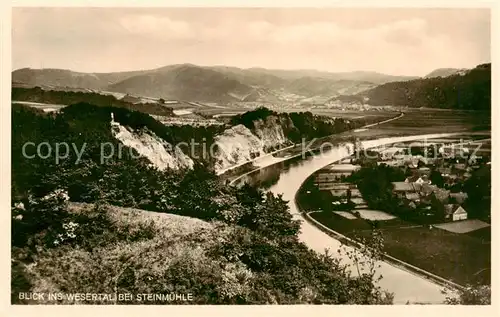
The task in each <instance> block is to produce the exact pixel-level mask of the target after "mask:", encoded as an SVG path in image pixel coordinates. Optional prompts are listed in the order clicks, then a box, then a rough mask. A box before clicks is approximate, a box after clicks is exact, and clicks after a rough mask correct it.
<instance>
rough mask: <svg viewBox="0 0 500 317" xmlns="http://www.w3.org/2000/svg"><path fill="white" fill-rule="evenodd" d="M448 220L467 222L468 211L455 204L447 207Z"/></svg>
mask: <svg viewBox="0 0 500 317" xmlns="http://www.w3.org/2000/svg"><path fill="white" fill-rule="evenodd" d="M444 207H445V212H446V219H449V220H452V221H458V220H465V219H467V211H465V209H464V208H463V207H462V206H460V205H454V204H448V205H445V206H444Z"/></svg>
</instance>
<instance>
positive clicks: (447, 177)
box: [314, 139, 491, 231]
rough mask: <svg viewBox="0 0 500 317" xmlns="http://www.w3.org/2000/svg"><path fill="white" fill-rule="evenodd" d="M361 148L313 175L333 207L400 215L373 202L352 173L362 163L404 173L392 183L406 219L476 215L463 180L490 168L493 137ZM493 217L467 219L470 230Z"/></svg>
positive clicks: (346, 213)
mask: <svg viewBox="0 0 500 317" xmlns="http://www.w3.org/2000/svg"><path fill="white" fill-rule="evenodd" d="M478 145H480V146H479V147H478ZM361 152H362V154H361V155H360V154H353V155H351V156H350V157H348V158H345V159H344V160H342V161H340V162H336V163H334V164H331V165H329V166H326V167H325V168H323V169H321V170H320V171H318V172H317V173H316V174H315V176H314V186H315V187H316V188H317V190H319V191H320V192H323V193H324V194H323V195H321V196H322V199H325V197H330V198H329V199H330V201H331V205H332V206H331V209H332V211H333V212H335V213H337V214H338V215H341V216H343V217H345V218H347V219H356V217H359V216H361V218H363V219H368V220H377V221H380V220H388V219H393V218H394V217H395V216H396V213H395V212H392V213H391V212H387V210H374V208H369V207H370V206H369V205H370V204H369V203H368V202H367V201H366V200H365V198H363V194H362V192H361V191H360V189H359V188H358V185H357V184H356V181H355V180H353V175H354V174H355V173H356V172H357V171H359V170H360V169H361V168H362V167H364V166H369V165H370V164H371V165H374V164H376V165H377V166H389V167H391V168H394V169H397V170H399V171H400V173H401V174H402V175H404V177H401V179H400V180H398V181H391V182H390V188H389V189H390V191H391V193H392V196H393V197H391V198H394V199H393V200H392V201H391V202H394V204H396V206H393V207H394V208H398V209H399V210H402V209H403V210H405V211H406V214H407V215H408V216H407V217H406V218H407V219H409V220H411V221H413V222H416V223H420V224H436V225H437V226H440V225H441V224H440V223H447V222H457V221H463V220H467V219H469V218H477V217H471V216H470V215H469V213H468V211H467V209H466V201H467V198H468V193H467V191H466V190H465V188H464V184H465V183H466V182H467V180H468V179H470V178H471V177H472V175H473V173H474V172H475V171H478V170H479V169H481V168H485V167H488V168H489V166H490V164H491V163H490V154H491V141H490V139H479V140H474V139H467V140H463V139H439V140H432V142H413V143H411V144H398V145H392V146H391V147H384V148H374V149H370V150H366V151H365V150H363V151H360V149H358V153H361ZM381 186H382V185H381ZM325 193H326V195H325ZM327 199H328V198H327ZM371 205H373V204H371ZM371 207H373V206H371ZM401 214H402V213H401V212H400V214H399V215H401ZM488 217H489V216H488ZM488 217H486V218H485V219H481V220H478V219H475V220H471V221H468V223H470V224H469V225H468V226H470V229H471V230H475V229H478V228H482V227H486V226H489V224H488V223H487V222H489V218H488ZM483 218H484V217H483ZM444 227H445V228H447V229H448V228H449V229H450V230H451V231H453V230H454V229H453V227H460V229H457V230H460V231H463V230H465V229H463V228H462V227H464V224H460V225H455V226H452V225H444Z"/></svg>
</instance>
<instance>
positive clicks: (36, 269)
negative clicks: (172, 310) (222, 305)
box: [27, 203, 214, 303]
mask: <svg viewBox="0 0 500 317" xmlns="http://www.w3.org/2000/svg"><path fill="white" fill-rule="evenodd" d="M92 207H93V206H92V205H91V204H75V203H73V204H72V205H71V206H70V211H71V212H73V213H81V212H84V213H87V214H89V213H92ZM107 213H108V215H109V216H110V218H111V219H112V221H113V222H114V223H115V225H116V226H117V227H118V228H123V229H124V230H127V231H134V230H139V227H140V225H141V224H143V225H148V224H152V225H153V226H154V233H155V234H154V237H153V238H152V239H146V240H138V241H133V242H131V241H119V242H118V243H115V244H106V245H104V246H98V247H96V248H94V249H93V250H92V251H88V250H84V249H82V248H71V247H67V246H63V247H59V248H56V249H49V250H47V251H46V252H45V253H43V254H42V255H41V256H40V258H39V260H38V261H37V265H36V266H35V265H28V267H27V274H28V276H29V280H30V282H31V283H32V285H33V288H32V289H31V291H33V292H45V293H49V292H58V291H59V292H66V293H81V292H91V293H99V292H101V293H113V292H115V291H118V292H123V293H126V292H131V291H133V288H134V287H135V284H136V283H137V284H141V283H143V281H150V280H151V279H152V277H153V276H154V278H155V279H156V281H157V283H159V282H160V280H161V276H162V275H163V274H164V273H165V271H166V270H167V269H168V267H169V265H171V264H172V263H174V262H176V261H182V262H184V261H185V263H186V265H188V262H190V261H192V262H193V263H207V258H206V256H205V255H204V251H205V247H206V245H204V242H203V241H201V242H200V241H199V242H196V241H193V236H192V235H191V234H192V233H194V232H198V233H199V232H200V230H203V229H205V230H208V231H211V230H213V229H214V225H213V224H210V223H208V222H205V221H202V220H199V219H196V218H190V217H183V216H177V215H172V214H165V213H155V212H150V211H144V210H139V209H132V208H118V207H112V206H109V207H108V211H107ZM209 262H210V261H209ZM207 265H208V264H207ZM129 268H133V271H134V278H133V280H134V282H133V283H131V285H124V283H123V282H121V283H120V281H119V280H120V277H123V276H124V275H126V272H127V271H128V270H129ZM129 284H130V283H129ZM132 284H133V285H132ZM154 285H155V283H150V286H152V287H154ZM137 286H138V285H137ZM60 303H65V302H64V301H63V302H60Z"/></svg>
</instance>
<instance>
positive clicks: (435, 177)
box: [429, 169, 444, 188]
mask: <svg viewBox="0 0 500 317" xmlns="http://www.w3.org/2000/svg"><path fill="white" fill-rule="evenodd" d="M429 179H430V181H431V182H432V184H434V185H436V186H437V187H440V188H443V187H444V178H443V175H441V173H440V172H439V171H437V170H435V169H433V170H432V171H431V174H430V176H429Z"/></svg>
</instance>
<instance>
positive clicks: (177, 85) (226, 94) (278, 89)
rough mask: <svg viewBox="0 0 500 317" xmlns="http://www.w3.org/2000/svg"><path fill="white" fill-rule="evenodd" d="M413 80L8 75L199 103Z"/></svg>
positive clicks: (313, 75)
mask: <svg viewBox="0 0 500 317" xmlns="http://www.w3.org/2000/svg"><path fill="white" fill-rule="evenodd" d="M414 78H416V77H408V76H392V75H385V74H380V73H376V72H345V73H330V72H321V71H316V70H273V69H263V68H249V69H241V68H237V67H226V66H211V67H202V66H197V65H192V64H180V65H169V66H165V67H161V68H157V69H152V70H140V71H131V72H115V73H81V72H74V71H70V70H64V69H31V68H23V69H18V70H15V71H13V72H12V81H13V82H14V83H15V84H16V85H17V86H19V87H30V86H31V87H33V86H40V87H45V88H49V89H61V88H66V89H67V88H77V89H92V90H102V91H111V92H120V93H128V94H134V95H139V96H149V97H156V98H163V99H179V100H190V101H199V102H222V103H227V102H236V101H267V102H278V101H293V102H301V101H304V102H305V103H314V102H317V101H318V100H319V101H318V102H321V101H325V100H328V99H329V98H331V97H334V96H338V95H341V94H355V93H358V92H361V91H363V90H366V89H370V88H373V87H375V86H377V85H380V84H383V83H387V82H391V81H395V80H410V79H414Z"/></svg>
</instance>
